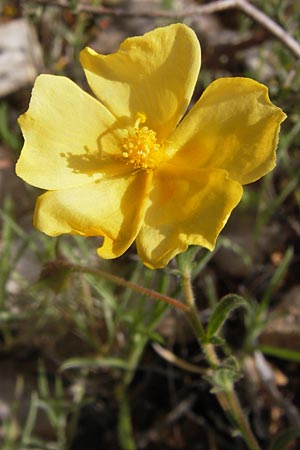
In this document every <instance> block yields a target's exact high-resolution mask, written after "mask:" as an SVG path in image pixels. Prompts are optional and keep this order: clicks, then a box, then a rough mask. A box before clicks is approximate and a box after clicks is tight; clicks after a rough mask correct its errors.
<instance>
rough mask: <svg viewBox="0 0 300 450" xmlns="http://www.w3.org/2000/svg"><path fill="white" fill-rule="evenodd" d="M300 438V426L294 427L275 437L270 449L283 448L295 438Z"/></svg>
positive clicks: (281, 449)
mask: <svg viewBox="0 0 300 450" xmlns="http://www.w3.org/2000/svg"><path fill="white" fill-rule="evenodd" d="M299 438H300V428H298V427H292V428H288V429H287V430H284V431H283V432H282V433H280V434H279V435H278V436H276V437H275V439H274V440H273V442H272V443H271V445H270V447H269V450H283V449H284V448H287V445H288V444H289V443H290V442H292V441H293V440H294V439H299Z"/></svg>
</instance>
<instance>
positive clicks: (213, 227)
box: [137, 166, 242, 269]
mask: <svg viewBox="0 0 300 450" xmlns="http://www.w3.org/2000/svg"><path fill="white" fill-rule="evenodd" d="M149 195H150V197H149V200H150V202H151V203H150V206H149V207H148V209H147V211H146V214H145V218H144V224H143V226H142V228H141V230H140V232H139V234H138V236H137V248H138V253H139V256H140V258H141V259H142V261H143V262H144V264H146V265H147V266H148V267H150V268H153V269H157V268H160V267H164V266H165V265H166V264H167V263H168V262H169V260H170V259H171V258H172V257H173V256H175V255H176V254H177V253H181V252H183V251H185V250H186V248H187V247H188V245H190V244H195V245H201V246H203V247H206V248H208V249H210V250H212V249H213V248H214V245H215V241H216V239H217V237H218V235H219V233H220V231H221V230H222V228H223V227H224V225H225V223H226V221H227V219H228V217H229V215H230V213H231V211H232V209H233V208H234V207H235V206H236V205H237V203H238V202H239V201H240V199H241V195H242V187H241V185H240V184H239V183H237V182H236V181H233V180H231V179H229V178H228V175H227V173H226V172H225V171H223V170H187V169H184V170H181V169H175V168H174V167H170V166H169V167H166V166H165V167H164V168H163V169H161V170H158V171H157V173H156V174H155V175H154V178H153V190H152V192H151V193H150V194H149Z"/></svg>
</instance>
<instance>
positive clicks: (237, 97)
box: [170, 78, 286, 184]
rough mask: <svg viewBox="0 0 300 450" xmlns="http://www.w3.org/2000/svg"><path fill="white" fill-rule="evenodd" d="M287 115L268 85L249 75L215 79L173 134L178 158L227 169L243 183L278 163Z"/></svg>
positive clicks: (185, 163)
mask: <svg viewBox="0 0 300 450" xmlns="http://www.w3.org/2000/svg"><path fill="white" fill-rule="evenodd" d="M285 117H286V116H285V114H284V113H283V112H282V110H281V109H280V108H277V107H276V106H274V105H273V104H272V103H271V102H270V100H269V97H268V90H267V88H266V87H265V86H264V85H262V84H260V83H257V82H256V81H254V80H251V79H249V78H221V79H219V80H216V81H214V82H213V83H211V84H210V85H209V86H208V88H207V89H206V90H205V91H204V93H203V95H202V97H201V98H200V99H199V101H198V102H197V103H196V105H195V106H194V107H193V108H192V110H191V111H190V112H189V114H188V115H187V116H186V117H185V119H184V120H183V121H182V122H181V124H180V125H179V127H178V128H177V130H176V131H175V133H173V135H172V136H171V137H170V139H171V141H172V142H171V146H172V151H173V152H174V153H176V151H177V154H176V156H175V158H174V160H173V163H174V164H176V165H179V166H180V167H184V166H187V167H190V165H191V164H192V165H193V167H198V168H219V169H224V170H227V171H228V173H229V176H230V178H232V179H234V180H236V181H238V182H239V183H241V184H247V183H251V182H252V181H255V180H257V179H259V178H260V177H262V176H263V175H265V174H266V173H268V172H269V171H270V170H272V168H273V167H274V165H275V150H276V146H277V143H278V133H279V127H280V123H281V122H282V121H283V120H284V119H285Z"/></svg>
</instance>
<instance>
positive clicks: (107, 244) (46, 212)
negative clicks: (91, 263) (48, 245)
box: [34, 172, 150, 258]
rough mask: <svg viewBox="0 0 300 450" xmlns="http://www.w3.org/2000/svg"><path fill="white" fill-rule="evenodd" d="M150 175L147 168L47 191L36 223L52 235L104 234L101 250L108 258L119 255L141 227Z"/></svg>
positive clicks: (35, 215) (36, 213) (38, 205)
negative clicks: (123, 175) (118, 176)
mask: <svg viewBox="0 0 300 450" xmlns="http://www.w3.org/2000/svg"><path fill="white" fill-rule="evenodd" d="M149 177H150V176H149V174H147V172H139V173H137V174H135V175H131V176H127V177H121V178H114V179H110V180H109V179H103V180H100V181H99V182H94V183H90V184H88V185H84V186H80V187H77V188H70V189H64V190H60V191H49V192H46V193H45V194H43V195H41V196H40V197H39V198H38V201H37V204H36V208H35V214H34V225H35V226H36V228H38V229H39V230H40V231H43V232H44V233H46V234H48V235H50V236H58V235H60V234H63V233H70V234H80V235H83V236H103V237H104V244H103V247H101V248H100V249H99V250H98V253H99V254H100V255H101V256H103V257H105V258H114V257H117V256H119V255H120V254H122V253H123V252H124V251H125V250H127V248H128V247H129V246H130V244H131V243H132V241H133V240H134V239H135V236H136V234H137V232H138V230H139V228H140V223H141V220H142V218H143V214H144V207H145V196H146V192H147V189H148V183H149Z"/></svg>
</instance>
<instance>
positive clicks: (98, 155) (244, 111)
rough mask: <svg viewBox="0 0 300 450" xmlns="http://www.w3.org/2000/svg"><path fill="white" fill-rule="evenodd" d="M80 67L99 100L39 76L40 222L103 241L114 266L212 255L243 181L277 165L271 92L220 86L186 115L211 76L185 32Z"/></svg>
mask: <svg viewBox="0 0 300 450" xmlns="http://www.w3.org/2000/svg"><path fill="white" fill-rule="evenodd" d="M81 63H82V66H83V69H84V71H85V74H86V77H87V80H88V83H89V85H90V87H91V89H92V91H93V92H94V94H95V96H96V97H97V100H96V99H95V98H93V97H92V96H91V95H89V94H87V93H85V92H84V91H82V90H81V89H80V88H79V87H78V86H77V85H76V84H74V83H73V82H72V81H71V80H69V79H68V78H65V77H60V76H53V75H40V76H39V77H38V78H37V80H36V82H35V86H34V89H33V93H32V98H31V102H30V105H29V109H28V111H27V112H26V113H25V114H24V115H23V116H21V118H20V119H19V120H20V125H21V128H22V131H23V134H24V138H25V143H24V147H23V149H22V153H21V156H20V159H19V161H18V163H17V169H16V170H17V174H18V175H19V176H20V177H21V178H23V179H24V180H25V181H27V182H28V183H30V184H32V185H34V186H37V187H39V188H42V189H45V190H47V191H48V192H46V193H44V194H43V195H41V196H40V197H39V198H38V200H37V204H36V208H35V214H34V225H35V226H36V227H37V228H38V229H39V230H41V231H43V232H44V233H46V234H48V235H50V236H58V235H60V234H62V233H72V234H79V235H83V236H102V237H103V238H104V240H103V245H102V246H101V247H100V248H99V249H98V254H99V255H100V256H101V257H103V258H115V257H117V256H119V255H121V254H123V253H124V252H125V251H126V250H127V249H128V247H129V246H130V245H131V244H132V243H133V242H134V241H136V245H137V251H138V254H139V256H140V258H141V259H142V261H143V262H144V264H145V265H147V266H148V267H151V268H159V267H163V266H165V265H166V264H167V263H168V262H169V260H170V259H171V258H172V257H173V256H175V255H176V254H178V253H180V252H184V251H185V250H186V248H187V247H188V245H190V244H196V245H201V246H203V247H206V248H208V249H210V250H212V249H213V248H214V245H215V242H216V239H217V237H218V235H219V233H220V231H221V230H222V228H223V227H224V225H225V223H226V221H227V219H228V217H229V215H230V213H231V212H232V210H233V208H234V207H235V206H236V205H237V204H238V202H239V201H240V199H241V196H242V185H243V184H247V183H250V182H252V181H255V180H257V179H258V178H260V177H262V176H263V175H265V174H266V173H267V172H269V171H270V170H271V169H272V168H273V167H274V165H275V149H276V146H277V141H278V132H279V126H280V123H281V122H282V121H283V120H284V118H285V114H284V113H283V112H282V111H281V110H280V109H279V108H277V107H276V106H274V105H273V104H272V103H271V102H270V100H269V97H268V92H267V88H266V87H265V86H263V85H262V84H259V83H257V82H256V81H253V80H251V79H247V78H221V79H219V80H217V81H214V82H213V83H211V84H210V86H209V87H208V88H207V89H206V90H205V92H204V93H203V95H202V96H201V98H200V99H199V100H198V101H197V103H196V104H195V105H194V106H193V107H192V109H191V110H190V111H189V112H188V113H187V114H186V115H185V117H184V118H183V119H182V117H183V115H184V113H185V112H186V109H187V107H188V105H189V102H190V99H191V96H192V93H193V89H194V86H195V83H196V81H197V76H198V72H199V69H200V46H199V42H198V39H197V37H196V35H195V33H194V32H193V31H192V30H191V29H190V28H188V27H187V26H185V25H183V24H174V25H170V26H167V27H164V28H157V29H155V30H153V31H151V32H149V33H147V34H145V35H144V36H140V37H133V38H129V39H127V40H125V41H124V42H123V43H122V45H121V46H120V48H119V50H118V52H116V53H114V54H111V55H107V56H104V55H100V54H97V53H96V52H95V51H93V50H91V49H90V48H86V49H84V50H83V51H82V53H81Z"/></svg>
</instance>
